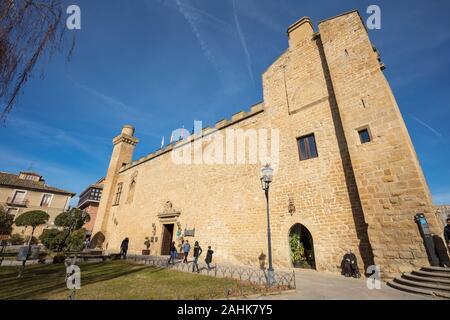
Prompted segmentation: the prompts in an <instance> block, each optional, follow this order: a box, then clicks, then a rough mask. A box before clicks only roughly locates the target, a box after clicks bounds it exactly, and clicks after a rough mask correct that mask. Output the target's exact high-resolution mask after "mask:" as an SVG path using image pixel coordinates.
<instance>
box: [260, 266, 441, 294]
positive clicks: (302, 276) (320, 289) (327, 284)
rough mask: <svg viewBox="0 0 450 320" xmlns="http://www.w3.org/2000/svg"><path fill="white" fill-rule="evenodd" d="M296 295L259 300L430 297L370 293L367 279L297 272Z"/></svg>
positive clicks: (385, 289) (391, 291)
mask: <svg viewBox="0 0 450 320" xmlns="http://www.w3.org/2000/svg"><path fill="white" fill-rule="evenodd" d="M295 277H296V285H297V289H296V291H295V292H290V293H282V294H279V295H273V296H265V297H261V298H258V299H259V300H266V299H267V300H428V299H433V298H431V297H427V296H422V295H416V294H412V293H408V292H403V291H399V290H396V289H393V288H391V287H388V286H387V285H386V283H384V282H383V283H382V285H381V289H380V290H376V289H375V290H369V289H368V288H367V285H366V279H365V278H361V279H354V278H345V277H343V276H339V275H334V274H329V273H323V272H317V271H314V270H299V271H296V272H295Z"/></svg>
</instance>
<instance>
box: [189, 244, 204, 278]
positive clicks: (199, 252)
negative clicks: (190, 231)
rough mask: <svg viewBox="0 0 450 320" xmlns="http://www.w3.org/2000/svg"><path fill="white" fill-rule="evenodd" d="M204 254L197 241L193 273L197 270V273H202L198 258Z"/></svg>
mask: <svg viewBox="0 0 450 320" xmlns="http://www.w3.org/2000/svg"><path fill="white" fill-rule="evenodd" d="M202 252H203V250H202V248H201V247H200V244H199V243H198V241H195V244H194V263H193V265H192V272H194V271H195V268H197V273H200V269H199V268H198V258H199V257H200V255H201V254H202Z"/></svg>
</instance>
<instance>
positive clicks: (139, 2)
mask: <svg viewBox="0 0 450 320" xmlns="http://www.w3.org/2000/svg"><path fill="white" fill-rule="evenodd" d="M68 4H77V5H79V6H80V8H81V14H82V29H81V30H80V31H76V33H77V35H76V37H77V44H76V49H75V52H74V54H73V57H72V60H71V61H70V62H69V63H67V62H66V60H65V58H64V57H63V56H62V55H61V56H55V57H53V59H52V60H45V61H42V62H41V63H40V64H39V65H38V67H37V68H36V69H35V76H34V77H33V78H32V79H31V80H30V81H29V82H28V84H27V85H26V87H25V90H24V93H23V94H22V95H21V96H20V100H19V103H18V104H17V105H16V107H15V109H14V110H13V112H12V113H11V115H10V117H9V119H8V121H7V123H6V125H5V126H3V127H0V135H1V139H0V171H7V172H18V171H20V170H26V169H29V168H30V166H31V168H32V169H33V170H34V171H37V172H39V173H41V174H42V175H44V176H45V178H46V180H47V182H48V183H49V184H51V185H54V186H57V187H60V188H65V189H68V190H70V191H74V192H77V193H79V192H80V191H82V190H83V189H84V188H85V187H86V186H87V185H89V184H91V183H93V182H95V181H96V180H97V179H98V178H100V177H102V176H103V175H104V174H105V172H106V168H107V166H108V162H109V157H110V153H111V139H112V138H113V137H114V136H115V135H117V134H118V132H119V131H120V129H121V127H122V125H123V124H132V125H134V126H135V127H136V132H137V136H138V137H139V138H140V141H141V142H140V143H139V145H138V146H137V148H136V151H135V158H138V157H140V156H143V155H146V154H148V153H150V152H153V151H155V150H156V149H158V148H159V146H160V144H161V139H162V136H165V139H166V142H167V140H168V139H169V137H170V133H171V130H173V129H176V128H180V127H181V126H183V125H184V126H186V128H191V127H192V124H193V121H194V120H202V121H203V123H204V125H208V124H214V123H215V122H216V121H218V120H220V119H222V118H230V116H231V115H232V114H233V113H235V112H238V111H240V110H247V109H248V108H249V107H250V106H251V105H252V104H254V103H256V102H259V101H261V100H262V85H261V73H262V72H264V70H266V69H267V67H268V66H269V65H270V64H271V63H272V62H273V61H274V60H275V59H276V58H277V57H278V56H279V55H280V54H281V53H282V52H283V51H284V50H285V49H286V47H287V37H286V29H287V27H288V26H289V25H290V24H291V23H293V22H295V21H296V20H298V19H299V18H301V17H303V16H309V17H310V18H311V19H312V21H313V23H314V25H315V27H316V26H317V23H318V22H319V21H320V20H322V19H325V18H329V17H332V16H334V15H337V14H340V13H343V12H345V11H349V10H353V9H359V10H360V12H361V14H362V16H363V18H365V19H366V18H367V17H368V15H367V14H366V8H367V7H368V6H369V5H370V4H377V5H379V6H380V8H381V13H382V29H381V30H371V31H370V32H369V33H370V37H371V40H372V42H373V43H374V45H375V46H376V47H377V48H378V50H379V51H380V52H381V57H382V60H383V61H384V63H385V64H386V66H387V69H386V71H385V74H386V76H387V78H388V80H389V81H390V83H391V86H392V89H393V91H394V94H395V96H396V98H397V101H398V103H399V106H400V109H401V111H402V114H403V116H404V119H405V121H406V124H407V126H408V129H409V132H410V135H411V137H412V140H413V142H414V145H415V148H416V151H417V154H418V156H419V159H420V161H421V164H422V167H423V169H424V172H425V175H426V177H427V181H428V183H429V186H430V188H431V191H432V194H433V197H434V200H435V202H436V203H450V167H449V159H450V143H449V138H450V126H449V125H448V123H449V119H450V90H449V89H450V88H449V84H450V82H449V80H448V73H449V71H450V54H449V53H450V19H448V15H449V13H450V2H449V1H436V0H435V1H331V0H329V1H323V0H315V1H304V0H302V1H299V0H293V1H288V0H281V1H280V0H277V1H275V0H235V2H233V1H232V0H220V1H219V0H215V1H211V0H189V1H188V0H179V1H176V0H166V1H163V0H133V1H125V0H79V1H77V0H73V1H70V3H68ZM41 70H45V77H44V78H41V77H39V75H40V72H41ZM75 201H76V200H74V201H73V202H72V203H74V202H75Z"/></svg>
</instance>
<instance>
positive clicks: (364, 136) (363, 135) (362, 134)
mask: <svg viewBox="0 0 450 320" xmlns="http://www.w3.org/2000/svg"><path fill="white" fill-rule="evenodd" d="M358 135H359V140H360V141H361V144H364V143H369V142H370V141H372V138H371V137H370V132H369V129H367V128H365V129H361V130H358Z"/></svg>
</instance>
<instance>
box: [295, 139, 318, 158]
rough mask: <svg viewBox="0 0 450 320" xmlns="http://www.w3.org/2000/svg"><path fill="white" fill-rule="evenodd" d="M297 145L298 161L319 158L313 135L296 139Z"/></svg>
mask: <svg viewBox="0 0 450 320" xmlns="http://www.w3.org/2000/svg"><path fill="white" fill-rule="evenodd" d="M297 144H298V153H299V155H300V160H308V159H312V158H317V157H318V156H319V155H318V153H317V146H316V139H315V137H314V134H310V135H307V136H303V137H300V138H298V139H297Z"/></svg>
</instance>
